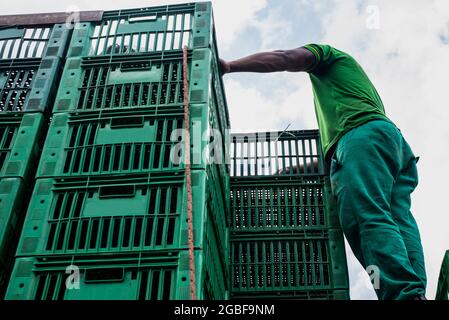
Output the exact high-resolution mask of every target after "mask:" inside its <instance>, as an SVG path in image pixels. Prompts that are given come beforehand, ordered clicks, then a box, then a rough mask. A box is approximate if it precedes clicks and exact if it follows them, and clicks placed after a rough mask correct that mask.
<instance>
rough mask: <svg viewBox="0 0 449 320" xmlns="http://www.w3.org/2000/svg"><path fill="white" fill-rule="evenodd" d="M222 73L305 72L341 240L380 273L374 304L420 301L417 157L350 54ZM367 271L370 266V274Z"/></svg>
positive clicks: (231, 65)
mask: <svg viewBox="0 0 449 320" xmlns="http://www.w3.org/2000/svg"><path fill="white" fill-rule="evenodd" d="M220 62H221V69H222V73H223V74H225V73H229V72H277V71H291V72H298V71H303V72H308V73H309V75H310V80H311V81H312V87H313V93H314V100H315V101H314V102H315V112H316V117H317V120H318V125H319V129H320V136H321V142H322V147H323V151H324V155H325V159H326V161H328V163H329V164H330V178H331V184H332V190H333V192H334V194H335V196H336V198H337V207H338V213H339V218H340V222H341V225H342V228H343V231H344V233H345V236H346V239H347V240H348V243H349V245H350V246H351V248H352V250H353V252H354V254H355V256H356V257H357V259H358V260H359V261H360V263H361V264H362V266H363V267H364V268H365V269H367V268H370V270H379V286H378V287H375V288H374V289H375V291H376V294H377V296H378V298H379V299H382V300H390V299H401V300H425V288H426V273H425V267H424V257H423V250H422V245H421V239H420V235H419V231H418V227H417V225H416V222H415V219H414V218H413V216H412V213H411V212H410V206H411V200H410V194H411V193H412V191H413V190H414V189H415V188H416V186H417V184H418V175H417V169H416V162H417V160H418V158H417V157H415V155H414V154H413V152H412V150H411V148H410V146H409V145H408V143H407V142H406V140H405V139H404V137H403V136H402V134H401V132H400V130H399V129H398V128H397V127H396V126H395V125H394V123H393V122H392V121H391V120H389V119H388V118H387V116H386V115H385V110H384V106H383V104H382V100H381V99H380V97H379V95H378V93H377V91H376V89H375V88H374V86H373V84H372V83H371V81H370V80H369V79H368V76H367V75H366V73H365V72H364V71H363V69H362V67H361V66H360V65H359V64H358V63H357V62H356V61H355V60H354V58H352V57H351V56H350V55H349V54H347V53H344V52H342V51H340V50H337V49H335V48H333V47H331V46H329V45H318V44H309V45H305V46H303V47H300V48H296V49H292V50H277V51H273V52H262V53H256V54H253V55H250V56H248V57H245V58H242V59H238V60H235V61H231V62H226V61H224V60H221V61H220ZM367 270H368V269H367Z"/></svg>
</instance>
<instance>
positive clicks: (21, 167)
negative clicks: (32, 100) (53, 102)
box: [0, 113, 45, 184]
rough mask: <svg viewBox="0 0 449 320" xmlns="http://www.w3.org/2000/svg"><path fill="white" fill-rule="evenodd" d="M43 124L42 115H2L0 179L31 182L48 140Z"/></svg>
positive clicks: (0, 122)
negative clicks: (41, 151)
mask: <svg viewBox="0 0 449 320" xmlns="http://www.w3.org/2000/svg"><path fill="white" fill-rule="evenodd" d="M44 122H45V120H44V116H43V115H42V114H41V113H26V114H25V113H20V114H18V113H16V114H10V115H7V116H0V177H18V178H23V179H24V181H25V182H26V183H27V184H31V183H32V182H31V180H32V179H33V177H34V173H35V170H36V167H37V165H38V157H39V151H40V147H41V146H42V143H43V139H44V138H45V136H44V130H45V129H44Z"/></svg>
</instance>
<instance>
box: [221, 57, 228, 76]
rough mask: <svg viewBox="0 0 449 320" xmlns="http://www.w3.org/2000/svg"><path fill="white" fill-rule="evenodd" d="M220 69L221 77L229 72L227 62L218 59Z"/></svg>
mask: <svg viewBox="0 0 449 320" xmlns="http://www.w3.org/2000/svg"><path fill="white" fill-rule="evenodd" d="M220 69H221V70H220V71H221V74H222V75H223V74H226V73H229V72H230V71H231V66H230V65H229V63H228V62H226V61H224V60H223V59H220Z"/></svg>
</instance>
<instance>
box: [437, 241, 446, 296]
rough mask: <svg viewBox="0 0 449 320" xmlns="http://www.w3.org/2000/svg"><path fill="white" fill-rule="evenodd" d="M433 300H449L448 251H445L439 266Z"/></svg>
mask: <svg viewBox="0 0 449 320" xmlns="http://www.w3.org/2000/svg"><path fill="white" fill-rule="evenodd" d="M435 300H449V250H447V251H446V254H445V255H444V259H443V263H442V264H441V270H440V276H439V278H438V288H437V295H436V297H435Z"/></svg>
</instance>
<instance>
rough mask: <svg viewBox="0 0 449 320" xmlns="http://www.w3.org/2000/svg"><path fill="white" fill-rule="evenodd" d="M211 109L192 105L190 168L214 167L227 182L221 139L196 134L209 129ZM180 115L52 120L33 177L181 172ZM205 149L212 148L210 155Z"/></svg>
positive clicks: (160, 112) (162, 112) (163, 112)
mask: <svg viewBox="0 0 449 320" xmlns="http://www.w3.org/2000/svg"><path fill="white" fill-rule="evenodd" d="M211 114H213V109H212V108H207V107H206V106H204V105H200V106H192V107H191V116H190V120H191V122H192V123H195V128H193V127H192V129H191V141H192V148H191V163H192V166H193V167H194V168H200V169H201V168H206V166H208V165H215V166H217V167H219V168H220V176H221V179H223V180H224V179H227V180H228V179H229V178H228V176H229V175H228V173H227V171H226V170H227V166H226V164H225V160H226V156H225V152H226V150H227V149H226V148H225V141H224V139H221V138H220V137H218V136H217V137H216V138H215V139H216V141H214V144H213V145H212V144H210V143H209V140H208V139H206V138H205V137H202V136H201V132H203V129H204V130H206V131H207V130H210V128H212V127H213V126H214V122H213V120H214V119H213V118H214V117H213V116H212V115H211ZM183 117H184V116H183V114H182V113H181V112H180V111H179V109H178V110H174V109H173V108H169V107H161V108H159V109H155V110H152V111H142V110H133V111H121V112H119V111H112V112H109V113H106V112H102V113H99V112H90V113H83V114H79V115H76V114H69V113H59V114H55V115H54V116H53V119H52V122H51V124H50V128H49V132H48V135H47V139H46V142H45V145H44V149H43V151H42V157H41V160H40V164H39V168H38V172H37V176H38V177H39V178H42V177H55V176H86V175H92V174H103V175H104V174H121V173H127V174H129V173H142V172H154V171H165V170H173V169H182V168H184V167H185V163H184V160H185V158H184V152H183V150H184V141H183V135H184V133H183V127H184V118H183ZM210 146H212V147H213V151H214V152H216V153H213V152H212V151H211V149H208V148H209V147H210Z"/></svg>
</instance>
